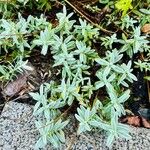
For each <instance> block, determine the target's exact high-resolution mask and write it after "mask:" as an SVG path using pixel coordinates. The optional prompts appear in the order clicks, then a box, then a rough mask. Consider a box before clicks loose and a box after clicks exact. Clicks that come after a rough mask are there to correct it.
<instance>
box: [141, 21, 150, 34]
mask: <svg viewBox="0 0 150 150" xmlns="http://www.w3.org/2000/svg"><path fill="white" fill-rule="evenodd" d="M141 31H142V32H143V33H150V23H149V24H145V25H144V26H143V27H142V28H141Z"/></svg>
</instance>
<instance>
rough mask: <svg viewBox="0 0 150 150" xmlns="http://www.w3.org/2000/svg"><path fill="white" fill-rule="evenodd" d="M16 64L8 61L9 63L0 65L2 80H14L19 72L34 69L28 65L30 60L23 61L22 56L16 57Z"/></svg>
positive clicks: (0, 78)
mask: <svg viewBox="0 0 150 150" xmlns="http://www.w3.org/2000/svg"><path fill="white" fill-rule="evenodd" d="M13 63H14V65H13V64H12V63H10V62H8V65H7V66H6V65H0V80H1V81H9V80H13V78H14V77H16V76H17V74H18V73H19V74H21V73H23V72H24V71H26V70H28V71H32V70H33V68H32V67H30V66H29V65H28V61H27V60H26V61H23V60H22V57H19V58H16V60H15V61H14V62H13Z"/></svg>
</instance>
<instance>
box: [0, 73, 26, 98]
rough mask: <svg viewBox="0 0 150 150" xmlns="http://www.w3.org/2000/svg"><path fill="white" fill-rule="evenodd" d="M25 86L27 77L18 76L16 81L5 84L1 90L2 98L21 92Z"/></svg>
mask: <svg viewBox="0 0 150 150" xmlns="http://www.w3.org/2000/svg"><path fill="white" fill-rule="evenodd" d="M26 85H27V75H20V76H19V77H18V78H17V79H16V80H14V81H12V82H10V83H8V84H7V86H6V87H5V88H4V89H3V92H2V94H3V95H4V96H10V97H12V96H14V95H15V94H17V93H18V92H20V91H21V89H22V88H23V87H25V86H26Z"/></svg>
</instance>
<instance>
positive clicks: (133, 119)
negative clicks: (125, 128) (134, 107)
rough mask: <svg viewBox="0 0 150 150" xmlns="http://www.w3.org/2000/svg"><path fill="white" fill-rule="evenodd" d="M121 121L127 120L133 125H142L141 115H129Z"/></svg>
mask: <svg viewBox="0 0 150 150" xmlns="http://www.w3.org/2000/svg"><path fill="white" fill-rule="evenodd" d="M121 122H126V123H127V124H129V125H133V126H136V127H140V126H141V124H140V118H139V116H127V117H126V118H124V119H122V120H121Z"/></svg>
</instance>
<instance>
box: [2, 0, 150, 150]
mask: <svg viewBox="0 0 150 150" xmlns="http://www.w3.org/2000/svg"><path fill="white" fill-rule="evenodd" d="M149 3H150V1H149V0H145V1H139V2H138V3H137V1H134V0H116V1H112V0H99V1H98V0H95V1H92V2H90V1H88V0H82V1H80V2H79V1H68V0H64V1H63V0H62V1H57V0H51V1H48V0H37V1H32V0H26V1H22V0H14V1H0V12H1V19H0V48H1V49H0V53H1V55H0V81H1V89H2V93H3V96H4V97H5V98H6V100H7V101H9V100H11V99H12V98H14V97H18V94H20V91H21V90H22V88H23V85H24V84H23V85H22V84H21V86H19V84H20V83H19V82H20V80H19V79H20V76H21V77H22V76H23V77H24V76H25V78H24V79H25V81H26V80H28V79H29V78H28V77H29V76H30V75H31V74H32V73H31V72H32V71H33V70H34V68H33V66H34V67H35V70H36V71H37V74H40V77H41V78H42V80H40V81H39V84H37V85H38V89H35V88H34V87H33V86H31V83H30V84H28V87H29V85H30V87H33V88H31V89H29V90H28V91H27V93H28V96H29V99H32V100H34V102H35V106H34V110H33V115H35V116H36V117H37V118H38V120H37V121H36V122H35V125H36V127H37V129H38V130H39V133H40V138H39V140H38V141H37V143H36V145H35V148H37V149H38V148H43V147H44V146H46V145H47V144H48V143H50V144H52V145H53V146H54V147H59V146H60V145H61V144H62V143H64V142H65V134H64V128H65V127H66V125H67V124H68V123H69V119H67V116H69V114H70V109H73V115H74V116H75V118H76V120H77V121H78V128H77V134H80V133H82V132H89V131H91V130H95V132H96V131H97V130H101V129H102V130H105V131H106V132H107V135H106V136H107V141H106V145H107V146H108V147H111V145H112V144H113V141H114V139H116V138H127V139H129V138H130V130H129V127H128V126H127V125H126V124H123V123H121V121H120V118H121V117H122V116H126V113H127V112H128V110H129V105H130V104H131V103H133V99H134V96H135V95H134V93H133V90H132V85H133V84H134V83H136V82H138V80H139V79H138V77H137V76H136V72H137V70H138V72H140V70H141V71H142V72H143V73H144V78H143V79H142V80H143V82H144V85H146V86H147V88H146V90H147V91H146V93H147V99H146V100H145V101H146V104H147V105H146V107H148V106H149V102H148V99H149V98H150V97H149V96H150V95H148V94H149V92H150V91H149V80H150V76H149V71H150V59H149V57H150V45H149V38H150V37H149V35H150V5H149ZM81 8H82V9H81ZM74 11H75V12H74ZM16 12H17V14H16ZM38 57H39V58H38ZM40 57H41V58H42V59H40ZM37 59H40V60H39V62H38V63H39V64H42V63H43V62H44V61H45V60H46V61H47V63H48V64H49V65H50V68H49V67H48V68H46V70H48V71H47V72H46V71H45V70H44V71H42V73H41V72H40V73H39V72H38V65H39V64H37V63H35V61H36V60H37ZM34 60H35V61H34ZM37 61H38V60H37ZM31 64H32V65H31ZM44 66H45V64H44ZM50 72H51V73H50ZM37 76H38V75H37ZM26 77H27V78H26ZM14 81H16V82H17V81H19V82H18V83H17V85H18V86H19V88H18V90H17V91H15V93H13V92H12V90H13V88H14V87H13V86H14V85H15V86H16V82H15V84H14ZM8 88H9V90H8ZM6 91H7V92H6ZM10 91H11V92H12V93H13V94H11V96H10V95H9V94H8V93H10ZM4 93H5V94H4ZM21 93H22V92H21ZM24 93H25V92H23V94H24ZM23 94H22V95H23ZM130 112H132V110H130ZM133 124H134V123H133Z"/></svg>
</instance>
